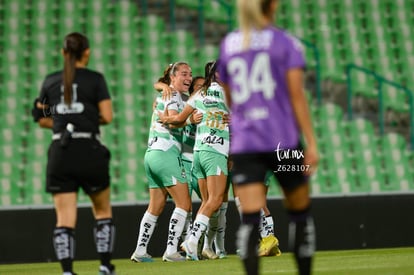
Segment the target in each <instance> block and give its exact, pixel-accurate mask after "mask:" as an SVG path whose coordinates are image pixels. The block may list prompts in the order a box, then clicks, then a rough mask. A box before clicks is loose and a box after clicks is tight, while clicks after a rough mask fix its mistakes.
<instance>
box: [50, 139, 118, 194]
mask: <svg viewBox="0 0 414 275" xmlns="http://www.w3.org/2000/svg"><path fill="white" fill-rule="evenodd" d="M110 158H111V155H110V152H109V150H108V149H107V148H106V147H105V146H104V145H102V144H101V143H100V142H99V141H97V140H95V139H72V140H71V141H70V144H69V145H68V146H67V147H65V148H62V147H61V145H60V140H55V141H53V142H52V144H51V145H50V147H49V150H48V162H47V172H46V173H47V176H46V191H47V192H49V193H65V192H78V190H79V187H81V188H82V189H83V190H84V191H85V193H86V194H92V193H95V192H98V191H101V190H103V189H105V188H107V187H108V186H109V183H110V178H109V160H110Z"/></svg>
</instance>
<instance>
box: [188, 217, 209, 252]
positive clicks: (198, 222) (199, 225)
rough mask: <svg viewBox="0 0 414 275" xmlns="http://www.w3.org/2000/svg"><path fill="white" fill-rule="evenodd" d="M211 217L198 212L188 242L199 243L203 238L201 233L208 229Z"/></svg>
mask: <svg viewBox="0 0 414 275" xmlns="http://www.w3.org/2000/svg"><path fill="white" fill-rule="evenodd" d="M209 220H210V218H209V217H207V216H206V215H203V214H197V216H196V219H195V221H194V224H193V228H192V229H191V235H190V237H189V238H188V242H189V243H192V244H196V245H198V241H199V240H200V238H201V235H203V234H204V232H206V230H207V226H208V223H209Z"/></svg>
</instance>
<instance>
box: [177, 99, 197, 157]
mask: <svg viewBox="0 0 414 275" xmlns="http://www.w3.org/2000/svg"><path fill="white" fill-rule="evenodd" d="M189 98H190V94H188V93H181V99H182V100H183V102H187V101H188V99H189ZM196 129H197V126H196V125H194V124H189V125H186V126H184V128H183V149H182V151H181V152H182V158H183V160H186V161H191V162H193V150H194V144H195V135H196Z"/></svg>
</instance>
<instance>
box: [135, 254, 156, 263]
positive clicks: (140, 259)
mask: <svg viewBox="0 0 414 275" xmlns="http://www.w3.org/2000/svg"><path fill="white" fill-rule="evenodd" d="M131 261H133V262H136V263H151V262H153V261H154V260H153V259H152V256H151V255H150V254H148V253H145V254H143V255H138V254H136V253H135V252H134V253H133V254H132V256H131Z"/></svg>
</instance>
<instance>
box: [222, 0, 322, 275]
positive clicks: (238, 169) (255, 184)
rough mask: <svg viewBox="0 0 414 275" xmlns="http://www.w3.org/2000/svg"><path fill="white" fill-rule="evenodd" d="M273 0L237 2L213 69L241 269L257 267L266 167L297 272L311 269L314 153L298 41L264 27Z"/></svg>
mask: <svg viewBox="0 0 414 275" xmlns="http://www.w3.org/2000/svg"><path fill="white" fill-rule="evenodd" d="M277 5H278V1H277V0H238V1H237V12H238V18H239V30H236V31H234V32H231V33H229V34H228V35H227V36H226V37H225V38H224V39H223V41H222V43H221V47H220V59H219V73H220V76H221V80H222V82H223V83H224V88H225V90H226V95H227V96H228V102H229V103H230V104H231V132H232V142H231V145H230V154H231V156H232V158H233V162H234V166H233V171H232V173H233V177H232V179H233V183H234V184H236V186H237V193H238V195H239V197H240V202H241V208H242V211H243V213H242V224H241V226H240V229H239V232H238V241H237V244H238V248H239V249H240V256H241V258H242V260H243V263H244V267H245V270H246V273H247V274H249V275H254V274H258V273H259V263H258V261H259V260H258V255H257V239H258V238H259V224H260V209H261V208H263V207H264V206H265V204H266V191H265V190H266V187H265V185H264V184H263V182H264V179H265V175H266V172H267V171H273V173H274V174H275V176H276V178H277V180H278V182H279V184H280V186H281V187H282V189H283V193H284V195H285V207H286V209H287V212H288V214H289V238H290V242H289V243H290V244H291V246H292V249H293V252H294V256H295V259H296V263H297V266H298V270H299V273H300V274H310V273H311V263H312V257H313V254H314V251H315V230H314V223H313V219H312V216H311V213H310V206H311V201H310V197H309V182H308V177H309V175H311V174H312V173H313V172H314V171H315V169H316V166H317V163H318V151H317V146H316V140H315V135H314V132H313V129H312V123H311V120H310V113H309V108H308V105H307V101H306V97H305V94H304V91H303V69H304V67H305V62H304V58H303V53H302V46H301V43H300V42H299V41H298V40H297V39H295V38H294V37H292V36H291V35H289V34H288V33H286V32H285V31H283V30H281V29H278V28H275V27H273V26H271V24H272V22H274V14H275V12H276V9H277ZM302 135H303V140H304V147H302V143H301V138H302Z"/></svg>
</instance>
